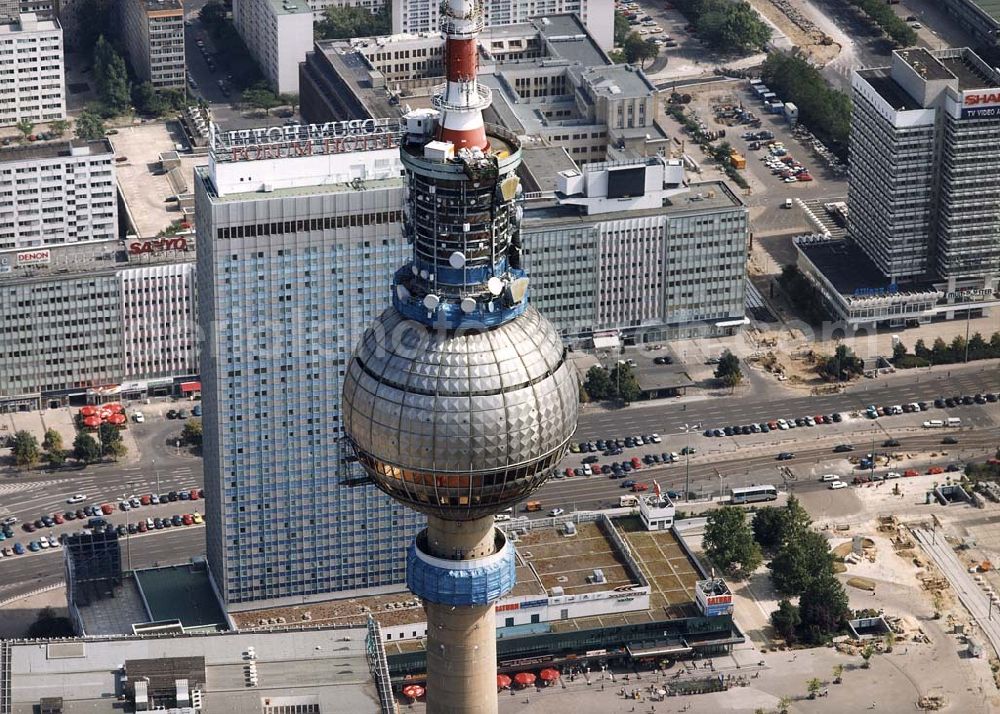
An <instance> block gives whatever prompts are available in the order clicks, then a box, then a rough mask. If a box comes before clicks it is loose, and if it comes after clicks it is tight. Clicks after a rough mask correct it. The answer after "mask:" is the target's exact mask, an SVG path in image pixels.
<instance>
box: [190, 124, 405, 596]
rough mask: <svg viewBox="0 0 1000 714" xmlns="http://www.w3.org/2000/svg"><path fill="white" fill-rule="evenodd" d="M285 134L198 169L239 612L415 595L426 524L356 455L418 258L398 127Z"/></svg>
mask: <svg viewBox="0 0 1000 714" xmlns="http://www.w3.org/2000/svg"><path fill="white" fill-rule="evenodd" d="M359 124H360V126H359ZM269 131H270V134H267V135H265V134H260V135H255V134H254V133H253V132H249V131H246V132H233V133H228V134H220V133H215V134H213V137H212V143H211V149H210V154H209V165H208V167H205V168H201V169H198V170H197V171H196V174H195V187H196V188H195V191H196V207H197V209H196V215H197V227H198V231H197V232H198V242H199V249H198V260H197V287H198V302H199V324H200V326H201V331H202V334H203V339H204V343H203V345H202V349H203V357H202V364H201V382H202V394H203V399H204V402H205V417H204V458H205V490H206V495H207V496H208V498H207V501H206V506H207V508H209V519H208V522H209V526H208V534H207V540H208V559H209V564H210V568H211V572H212V575H213V579H214V582H215V584H216V587H217V588H218V590H219V594H220V596H221V597H222V599H223V601H224V602H225V603H226V605H227V607H229V608H230V609H231V610H245V609H251V608H254V607H258V606H265V605H281V604H288V603H293V602H294V603H298V602H308V601H310V600H319V599H324V598H328V597H329V595H330V593H336V592H349V591H353V590H361V589H366V590H372V589H378V588H381V587H387V586H393V585H394V586H395V587H396V588H398V587H399V584H400V583H402V582H403V581H404V573H405V566H404V554H405V553H404V549H403V547H402V544H404V543H406V542H407V541H408V540H409V539H410V538H412V537H413V536H414V535H415V534H416V532H417V530H418V528H419V525H420V524H421V523H422V518H421V517H420V516H417V515H416V514H415V513H413V512H412V511H410V510H409V509H407V508H405V507H404V506H402V505H400V504H398V503H395V502H393V501H391V500H390V499H389V498H388V497H387V496H385V495H384V494H382V493H381V492H380V491H378V490H377V489H376V488H375V487H374V486H372V485H371V484H370V483H368V481H367V479H365V478H363V477H362V473H361V471H360V469H359V468H358V467H357V466H356V465H355V464H352V463H350V462H349V460H348V459H349V453H350V452H349V449H348V448H347V446H346V444H345V443H344V441H343V439H342V435H343V431H342V424H341V418H340V415H341V411H340V400H341V388H342V380H343V377H344V370H345V368H346V365H347V363H348V360H349V358H350V356H351V352H352V350H353V348H354V346H355V344H356V343H357V341H358V340H359V339H360V337H361V335H362V333H363V331H364V328H365V327H366V326H367V325H368V324H369V323H371V322H372V321H373V320H374V319H375V317H376V316H377V315H378V314H379V313H380V312H381V311H382V310H383V309H385V307H386V306H387V305H388V304H389V297H390V287H391V281H392V273H393V270H394V269H395V268H396V267H397V266H398V265H399V264H400V263H401V262H402V261H403V260H404V256H405V254H406V253H407V250H406V248H407V246H406V244H405V240H404V238H403V236H402V233H401V231H400V230H399V224H400V222H401V213H402V210H403V205H402V204H403V201H402V197H403V192H402V185H403V182H402V179H401V177H400V169H401V166H400V161H399V149H398V138H399V133H398V131H397V129H396V128H395V127H394V126H393V125H392V124H390V123H389V122H374V121H372V122H365V123H356V124H355V125H353V127H349V126H348V125H347V124H346V123H345V124H338V125H323V126H312V127H282V128H272V129H271V130H269ZM351 132H353V133H351ZM345 133H349V135H345ZM380 147H381V148H380ZM352 149H367V150H353V151H352ZM344 152H349V153H344ZM279 156H280V158H276V157H279Z"/></svg>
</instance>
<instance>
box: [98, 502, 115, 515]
mask: <svg viewBox="0 0 1000 714" xmlns="http://www.w3.org/2000/svg"><path fill="white" fill-rule="evenodd" d="M114 512H115V507H114V506H112V505H111V504H110V503H102V504H101V513H103V514H104V515H105V516H110V515H111V514H112V513H114Z"/></svg>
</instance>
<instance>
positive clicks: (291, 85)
mask: <svg viewBox="0 0 1000 714" xmlns="http://www.w3.org/2000/svg"><path fill="white" fill-rule="evenodd" d="M233 25H234V26H235V27H236V31H237V32H238V33H239V34H240V37H242V38H243V42H244V43H245V44H246V46H247V49H248V50H249V51H250V54H251V55H252V56H253V58H254V60H256V62H257V65H258V66H259V67H260V71H261V72H262V73H263V75H264V79H265V80H267V83H268V84H269V85H270V87H271V89H272V90H274V91H275V92H278V93H279V94H298V93H299V63H300V62H302V61H303V60H304V59H305V58H306V52H307V51H308V50H309V48H310V47H312V43H313V13H312V10H311V9H310V8H309V5H308V4H306V2H305V0H234V1H233Z"/></svg>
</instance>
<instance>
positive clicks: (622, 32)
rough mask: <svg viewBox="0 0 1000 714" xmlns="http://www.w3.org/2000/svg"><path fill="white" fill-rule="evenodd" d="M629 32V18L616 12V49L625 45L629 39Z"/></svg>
mask: <svg viewBox="0 0 1000 714" xmlns="http://www.w3.org/2000/svg"><path fill="white" fill-rule="evenodd" d="M629 31H630V27H629V24H628V18H627V17H625V16H624V15H623V14H622V13H620V12H617V11H615V47H621V46H622V45H624V44H625V38H626V37H628V33H629Z"/></svg>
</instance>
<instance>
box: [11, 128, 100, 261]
mask: <svg viewBox="0 0 1000 714" xmlns="http://www.w3.org/2000/svg"><path fill="white" fill-rule="evenodd" d="M114 153H115V152H114V148H113V147H112V146H111V142H109V141H108V140H107V139H101V140H99V141H79V140H76V139H73V140H70V141H54V142H46V143H35V144H28V145H24V146H9V147H3V148H0V252H2V251H9V250H23V249H25V248H40V247H48V246H53V245H60V244H63V243H82V242H96V241H106V240H114V239H116V238H117V237H118V204H117V198H116V195H115V192H116V190H115V162H114Z"/></svg>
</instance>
